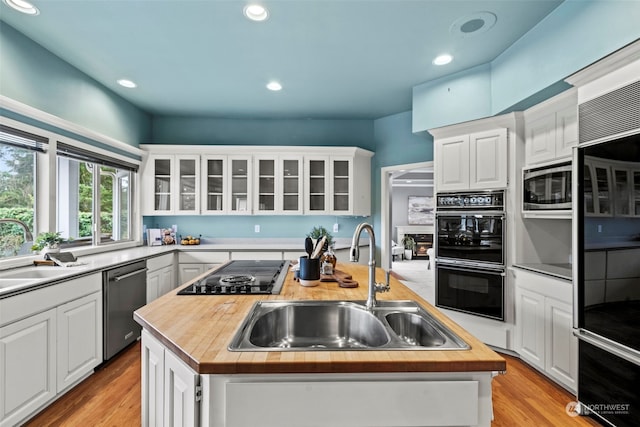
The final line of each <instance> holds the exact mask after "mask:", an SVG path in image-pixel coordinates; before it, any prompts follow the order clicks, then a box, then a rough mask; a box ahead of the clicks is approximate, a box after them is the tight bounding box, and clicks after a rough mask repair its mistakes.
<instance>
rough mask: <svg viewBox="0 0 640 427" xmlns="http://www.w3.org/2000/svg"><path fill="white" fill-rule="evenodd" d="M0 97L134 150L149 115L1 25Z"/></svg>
mask: <svg viewBox="0 0 640 427" xmlns="http://www.w3.org/2000/svg"><path fill="white" fill-rule="evenodd" d="M0 60H1V62H2V72H0V94H2V95H4V96H7V97H9V98H11V99H13V100H16V101H19V102H22V103H23V104H27V105H29V106H31V107H34V108H37V109H39V110H42V111H45V112H47V113H49V114H53V115H54V116H57V117H59V118H62V119H65V120H68V121H70V122H73V123H76V124H78V125H81V126H84V127H85V128H87V129H91V130H92V131H95V132H99V133H101V134H103V135H106V136H110V137H112V138H114V139H117V140H119V141H121V142H124V143H126V144H129V145H132V146H134V147H137V146H138V144H140V143H141V142H144V141H146V140H148V137H149V132H150V126H151V119H150V116H149V115H148V114H146V113H144V112H142V111H141V110H140V109H138V108H136V107H134V106H133V105H132V104H130V103H129V102H127V101H125V100H124V99H123V98H121V97H120V96H118V95H117V94H115V93H114V92H112V91H110V90H109V89H108V88H106V87H104V86H103V85H101V84H100V83H98V82H96V81H95V80H93V79H91V78H90V77H88V76H87V75H86V74H84V73H82V72H81V71H79V70H78V69H77V68H75V67H73V66H71V65H69V64H68V63H67V62H65V61H63V60H61V59H60V58H58V57H57V56H55V55H53V54H52V53H51V52H49V51H48V50H46V49H44V48H43V47H42V46H40V45H39V44H36V43H34V42H33V41H32V40H31V39H29V38H27V37H25V36H23V35H22V34H21V33H19V32H18V31H16V30H15V29H13V28H12V27H10V26H9V25H7V24H6V23H4V22H2V23H1V25H0Z"/></svg>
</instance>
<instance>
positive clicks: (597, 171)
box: [585, 159, 613, 216]
mask: <svg viewBox="0 0 640 427" xmlns="http://www.w3.org/2000/svg"><path fill="white" fill-rule="evenodd" d="M585 166H588V167H589V169H590V171H589V175H590V177H591V183H592V187H591V197H590V198H588V197H587V196H585V198H586V199H587V202H588V201H589V200H592V201H593V214H592V216H612V214H613V205H612V196H611V189H612V182H611V167H610V166H609V165H607V164H604V163H600V162H597V161H593V160H588V159H585ZM585 181H586V174H585ZM587 191H588V189H587V188H585V194H586V193H587ZM587 212H589V211H588V210H587Z"/></svg>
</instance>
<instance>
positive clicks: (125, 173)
mask: <svg viewBox="0 0 640 427" xmlns="http://www.w3.org/2000/svg"><path fill="white" fill-rule="evenodd" d="M57 160H58V161H57V164H58V167H57V169H58V178H57V183H58V186H57V189H58V210H57V219H58V220H57V224H58V225H57V228H58V231H61V232H62V235H63V236H65V237H69V238H72V239H73V245H74V246H83V245H92V244H93V245H100V244H106V243H112V242H119V241H124V240H131V236H132V230H131V227H132V223H133V221H132V217H131V215H132V209H131V204H132V197H133V194H132V183H133V181H134V179H133V177H134V174H135V172H136V170H137V166H135V165H133V164H129V163H126V162H123V161H119V160H117V159H114V158H110V157H107V156H104V155H100V154H96V153H93V152H89V151H86V150H83V149H80V148H78V147H75V146H71V145H68V144H65V143H61V142H59V143H58V156H57ZM94 231H95V232H94Z"/></svg>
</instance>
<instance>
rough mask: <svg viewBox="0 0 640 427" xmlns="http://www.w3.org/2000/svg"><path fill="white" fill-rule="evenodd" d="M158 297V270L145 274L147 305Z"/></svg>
mask: <svg viewBox="0 0 640 427" xmlns="http://www.w3.org/2000/svg"><path fill="white" fill-rule="evenodd" d="M159 296H160V270H155V271H150V272H148V273H147V304H149V303H150V302H151V301H153V300H155V299H156V298H158V297H159Z"/></svg>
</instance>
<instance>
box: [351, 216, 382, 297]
mask: <svg viewBox="0 0 640 427" xmlns="http://www.w3.org/2000/svg"><path fill="white" fill-rule="evenodd" d="M362 230H367V232H368V233H369V263H368V264H367V265H368V266H369V295H368V296H367V303H366V307H367V309H368V310H371V309H373V308H374V307H375V306H376V305H377V304H378V301H377V300H376V293H377V292H388V291H389V272H388V271H387V272H386V280H387V283H386V284H385V283H376V259H375V251H376V236H375V234H374V232H373V227H372V226H371V224H367V223H366V222H363V223H361V224H359V225H358V226H357V227H356V231H355V232H354V233H353V240H352V241H351V261H352V262H357V261H358V260H359V259H360V248H359V244H360V234H362Z"/></svg>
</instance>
